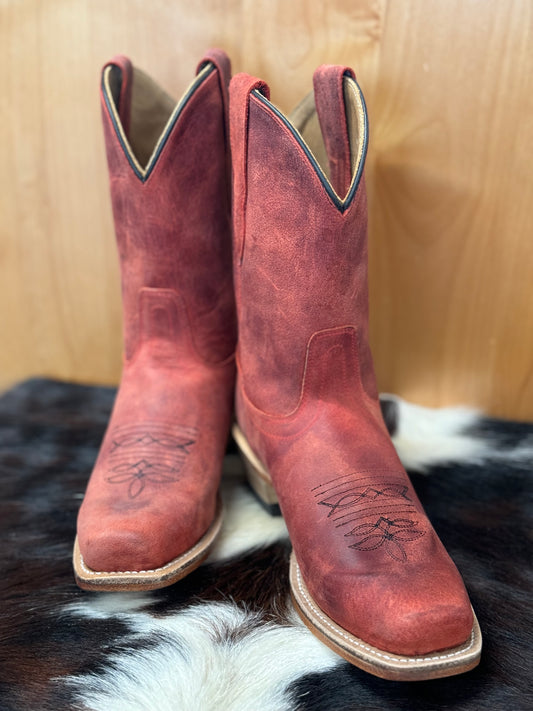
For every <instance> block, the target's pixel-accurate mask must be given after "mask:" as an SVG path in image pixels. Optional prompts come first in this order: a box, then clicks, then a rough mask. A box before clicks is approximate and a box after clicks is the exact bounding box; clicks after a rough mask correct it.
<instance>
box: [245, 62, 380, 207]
mask: <svg viewBox="0 0 533 711" xmlns="http://www.w3.org/2000/svg"><path fill="white" fill-rule="evenodd" d="M346 76H347V77H348V79H349V82H351V83H353V84H354V85H355V87H357V91H358V98H359V99H360V101H361V108H362V116H361V118H362V119H363V131H362V135H363V140H362V147H361V151H360V155H361V157H360V160H359V164H358V166H357V170H356V172H355V173H354V175H353V176H352V182H351V184H350V188H349V190H348V193H347V194H346V197H345V198H344V199H342V198H341V197H340V196H339V195H337V193H336V192H335V190H334V189H333V186H332V184H331V182H330V181H329V179H328V178H327V176H326V174H325V173H324V171H323V170H322V168H321V167H320V165H319V163H318V161H317V159H316V158H315V156H314V155H313V153H312V152H311V149H310V148H309V146H308V145H307V143H306V142H305V141H304V139H303V137H302V135H301V134H300V132H299V131H298V130H297V129H296V128H295V126H293V124H292V123H291V122H290V121H289V119H288V118H287V117H286V116H284V115H283V114H282V113H281V111H280V110H279V109H278V108H276V107H275V106H274V104H272V103H271V102H270V101H269V100H268V99H267V98H266V96H264V95H263V94H262V93H261V92H260V91H259V90H257V89H254V90H253V91H252V95H253V96H254V97H255V98H256V99H258V100H259V101H260V102H261V103H262V104H264V106H266V107H267V108H268V109H270V111H272V113H273V114H274V115H275V116H276V117H277V118H278V119H279V120H280V121H281V122H282V123H283V125H284V126H286V128H288V130H289V131H290V132H291V133H292V135H293V136H294V138H295V139H296V141H297V142H298V144H299V145H300V147H301V149H302V150H303V152H304V153H305V155H306V157H307V159H308V161H309V163H310V165H311V167H312V169H313V170H314V171H315V173H316V174H317V176H318V178H319V180H320V182H321V183H322V185H323V187H324V189H325V191H326V193H327V194H328V196H329V197H330V199H331V201H332V202H333V204H334V205H335V207H336V208H337V209H338V210H339V211H340V212H344V211H345V210H347V209H348V207H350V205H351V203H352V201H353V199H354V196H355V194H356V192H357V188H358V186H359V183H360V181H361V176H362V175H363V169H364V167H365V159H366V153H367V148H368V114H367V110H366V104H365V99H364V97H363V92H362V91H361V89H360V87H359V84H358V83H357V82H356V81H355V79H353V78H352V77H351V76H349V75H346Z"/></svg>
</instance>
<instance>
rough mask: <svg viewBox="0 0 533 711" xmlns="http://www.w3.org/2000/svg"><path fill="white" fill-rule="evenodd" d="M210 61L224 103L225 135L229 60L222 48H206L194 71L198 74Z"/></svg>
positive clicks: (227, 127) (227, 119) (229, 72)
mask: <svg viewBox="0 0 533 711" xmlns="http://www.w3.org/2000/svg"><path fill="white" fill-rule="evenodd" d="M209 62H211V64H214V65H215V67H216V69H217V71H218V76H219V78H220V90H221V93H222V101H223V105H224V121H225V125H226V136H227V135H228V133H229V130H228V129H229V126H228V123H229V83H230V80H231V62H230V58H229V57H228V55H227V54H226V52H224V51H223V50H222V49H217V48H212V49H208V50H207V52H206V53H205V54H204V56H203V57H202V59H201V60H200V62H199V64H198V67H197V68H196V73H197V74H199V73H200V72H201V70H202V69H203V68H204V67H205V65H206V64H208V63H209Z"/></svg>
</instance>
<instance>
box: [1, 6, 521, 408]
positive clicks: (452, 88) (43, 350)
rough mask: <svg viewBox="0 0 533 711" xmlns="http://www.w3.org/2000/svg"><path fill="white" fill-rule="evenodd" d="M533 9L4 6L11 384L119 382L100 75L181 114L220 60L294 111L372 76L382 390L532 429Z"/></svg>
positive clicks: (373, 229)
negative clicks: (140, 72)
mask: <svg viewBox="0 0 533 711" xmlns="http://www.w3.org/2000/svg"><path fill="white" fill-rule="evenodd" d="M531 7H532V6H531V3H530V2H528V0H513V1H511V2H506V3H501V2H497V0H484V1H483V2H481V1H480V0H447V2H446V3H444V2H441V1H439V0H424V1H423V0H404V1H403V2H396V1H393V0H389V1H388V2H387V1H386V0H374V1H370V0H366V1H365V0H358V1H357V0H356V1H354V0H334V1H333V2H328V3H315V2H310V1H307V2H306V1H304V0H295V1H294V2H290V3H287V2H280V1H278V0H273V1H271V2H266V1H265V2H257V1H254V0H239V1H237V0H218V1H217V0H202V1H201V2H196V3H191V2H183V1H182V0H173V1H170V0H168V1H166V0H152V1H151V2H150V3H147V2H143V1H142V0H115V2H112V3H110V2H107V1H106V2H104V0H47V2H40V1H39V0H0V61H1V64H0V67H1V68H0V91H1V103H0V121H1V123H0V125H1V127H2V131H1V132H0V155H1V156H2V159H3V170H2V173H1V177H0V210H1V213H0V215H1V222H0V230H1V233H0V294H1V300H0V319H1V323H2V324H3V326H4V333H5V337H4V343H3V348H2V349H0V385H1V386H5V385H7V384H9V383H11V382H14V381H15V380H18V379H21V378H23V377H27V376H28V375H32V374H45V375H51V376H56V377H61V378H69V379H76V380H79V381H87V382H103V383H113V382H116V381H117V380H118V378H119V373H120V340H121V334H120V323H121V320H120V319H121V317H120V294H119V284H118V267H117V258H116V254H115V246H114V238H113V226H112V220H111V213H110V206H109V198H108V193H107V174H106V165H105V156H104V150H103V141H102V137H101V130H100V116H99V102H98V81H99V71H100V67H101V65H102V64H103V63H104V62H105V61H106V60H107V59H109V57H110V56H112V55H113V54H115V53H117V52H123V53H125V54H128V55H129V56H131V57H132V59H133V61H134V62H135V63H136V64H138V65H139V66H140V67H142V68H144V69H145V70H146V71H148V73H150V74H151V75H152V76H154V78H156V79H157V80H158V81H159V82H160V83H161V84H162V85H163V86H164V87H165V88H166V89H167V90H168V91H169V92H170V93H172V94H173V95H174V96H176V97H178V96H179V94H180V92H181V91H182V90H183V88H184V87H185V86H186V85H187V84H188V82H189V80H190V78H191V76H192V74H193V72H194V68H195V65H196V62H197V60H198V58H199V57H200V56H201V54H202V52H203V50H204V49H205V48H206V47H208V46H216V45H218V46H222V47H224V48H225V49H226V50H227V51H228V53H229V54H230V55H231V57H232V60H233V66H234V70H235V71H242V70H246V71H248V72H250V73H253V74H256V75H258V76H261V77H263V78H264V79H266V80H267V81H268V82H269V83H270V85H271V89H272V97H273V100H274V101H275V102H276V103H277V104H278V105H279V106H280V107H281V108H282V109H284V110H290V109H291V108H292V107H293V106H294V104H296V103H297V101H298V100H299V99H300V98H301V97H302V96H303V95H304V93H305V92H306V91H308V90H309V88H310V87H311V77H312V72H313V70H314V68H315V67H316V66H317V65H318V64H320V63H323V62H335V63H345V64H348V65H351V66H353V67H354V68H355V70H356V72H357V75H358V78H359V81H360V83H361V85H362V87H363V90H364V92H365V96H366V98H367V102H368V106H369V113H370V125H371V148H370V154H369V159H368V175H367V178H368V180H367V184H368V191H369V205H370V264H371V270H370V280H371V333H372V344H373V351H374V356H375V360H376V367H377V372H378V378H379V385H380V388H381V389H384V390H389V391H394V392H397V393H399V394H401V395H404V396H405V397H407V398H410V399H412V400H414V401H416V402H420V403H423V404H428V405H440V404H450V403H457V402H466V403H470V404H473V405H477V406H479V407H482V408H484V409H486V410H488V411H489V412H492V413H494V414H500V415H507V416H510V417H523V418H530V419H533V362H532V361H533V359H532V353H533V329H532V328H531V324H532V322H533V300H532V298H531V294H532V287H533V266H532V265H533V244H532V239H531V222H532V219H531V205H532V204H533V190H532V180H531V169H530V160H531V158H530V156H531V155H532V153H533V151H532V149H533V122H532V118H531V117H532V116H533V105H532V104H533V99H532V96H533V92H532V87H531V77H532V75H533V56H532V52H531V49H530V48H531V46H532V41H531V40H532V37H531V35H532V33H531V26H532V21H533V18H532V10H531Z"/></svg>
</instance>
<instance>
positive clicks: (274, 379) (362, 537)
mask: <svg viewBox="0 0 533 711" xmlns="http://www.w3.org/2000/svg"><path fill="white" fill-rule="evenodd" d="M345 73H346V70H345V68H331V67H330V68H327V67H326V68H320V69H319V70H318V71H317V73H316V75H315V91H316V102H317V106H318V113H319V117H320V123H321V126H322V130H323V131H324V132H326V134H327V135H325V144H326V148H327V150H328V155H329V158H330V163H332V179H333V180H334V181H335V183H336V185H334V186H333V187H335V189H336V190H337V189H338V191H340V196H341V197H344V195H345V194H346V193H347V192H348V188H349V186H350V181H351V177H352V176H351V174H350V175H349V176H348V178H347V177H346V167H347V165H349V162H348V161H347V156H346V150H347V145H348V144H347V141H348V139H347V133H346V131H347V128H346V118H345V115H344V113H345V112H344V99H343V98H342V84H341V82H342V81H344V80H343V76H344V74H345ZM258 87H259V89H260V91H261V92H262V93H263V94H264V95H268V89H266V88H265V85H264V83H262V82H260V81H259V80H257V79H256V78H254V77H250V76H248V75H245V74H240V75H237V76H236V77H234V79H233V80H232V82H231V86H230V106H231V110H230V127H231V143H232V156H233V164H234V225H235V239H234V280H235V287H236V299H237V314H238V325H239V345H238V358H237V367H238V375H237V389H236V411H237V419H238V422H239V426H240V428H241V430H242V431H243V433H244V435H245V436H246V438H247V440H248V442H249V444H250V446H251V447H252V449H253V450H254V452H255V453H256V455H257V456H258V457H259V459H260V460H261V461H262V463H263V464H264V465H265V466H266V467H267V469H268V471H269V472H270V475H271V476H272V479H273V483H274V486H275V489H276V492H277V495H278V497H279V501H280V506H281V510H282V513H283V515H284V517H285V520H286V522H287V526H288V529H289V534H290V537H291V541H292V544H293V547H294V551H295V554H296V557H297V560H298V562H299V565H300V568H301V571H302V574H303V577H304V579H305V582H306V584H307V586H308V589H309V591H310V593H311V595H312V596H313V598H314V600H315V602H316V603H317V604H318V605H319V606H320V607H321V608H322V610H323V611H325V612H326V614H327V615H329V616H330V617H331V618H332V619H333V620H335V621H336V622H337V623H338V624H340V625H341V626H342V627H343V628H344V629H346V630H348V631H349V632H351V633H353V634H355V635H356V636H357V637H360V638H362V639H363V640H365V641H366V642H368V643H370V644H372V645H374V646H376V647H378V648H380V649H383V650H388V651H391V652H395V653H398V654H407V655H417V654H425V653H429V652H432V651H436V650H441V649H446V648H449V647H453V646H456V645H458V644H460V643H462V642H464V641H465V640H466V639H467V638H468V636H469V634H470V632H471V629H472V621H473V618H472V612H471V608H470V604H469V600H468V596H467V593H466V591H465V588H464V585H463V581H462V579H461V576H460V574H459V572H458V571H457V569H456V567H455V565H454V564H453V562H452V561H451V559H450V558H449V556H448V554H447V553H446V551H445V549H444V547H443V545H442V543H441V542H440V540H439V539H438V537H437V535H436V533H435V531H434V530H433V528H432V526H431V524H430V522H429V521H428V519H427V517H426V515H425V513H424V511H423V509H422V506H421V504H420V502H419V500H418V498H417V496H416V493H415V492H414V490H413V487H412V485H411V482H410V480H409V478H408V476H407V474H406V472H405V471H404V469H403V467H402V465H401V463H400V461H399V459H398V456H397V454H396V452H395V450H394V447H393V445H392V443H391V440H390V438H389V435H388V433H387V430H386V428H385V425H384V422H383V419H382V416H381V412H380V407H379V402H378V398H377V389H376V382H375V376H374V370H373V365H372V357H371V353H370V349H369V345H368V285H367V204H366V192H365V184H364V178H363V179H361V181H360V183H359V185H358V187H357V190H356V192H355V195H354V196H353V199H352V200H351V201H348V202H344V203H343V204H342V205H340V206H339V205H337V204H335V202H334V201H333V199H332V197H331V195H330V193H328V191H327V190H326V188H325V186H324V183H323V181H322V180H321V179H320V176H319V175H318V173H317V171H316V169H315V167H314V166H313V164H312V162H311V160H310V159H309V156H308V155H307V154H306V152H305V150H304V149H303V148H302V145H301V143H300V142H299V141H298V140H297V137H296V136H295V135H294V133H293V132H292V131H291V130H290V128H289V127H288V126H287V125H286V122H285V120H284V119H283V117H280V116H279V115H278V114H277V113H276V111H275V110H274V109H273V108H272V106H271V105H270V104H269V103H268V102H266V101H264V100H262V99H261V96H259V95H258V94H257V88H258ZM335 121H337V122H338V126H336V125H335ZM241 166H242V168H241ZM335 166H337V167H335Z"/></svg>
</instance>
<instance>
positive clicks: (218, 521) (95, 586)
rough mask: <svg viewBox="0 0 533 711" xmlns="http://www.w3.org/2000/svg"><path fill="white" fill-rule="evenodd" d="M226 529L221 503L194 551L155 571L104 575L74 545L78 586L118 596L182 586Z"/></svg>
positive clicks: (76, 545) (105, 572)
mask: <svg viewBox="0 0 533 711" xmlns="http://www.w3.org/2000/svg"><path fill="white" fill-rule="evenodd" d="M221 527H222V502H221V500H220V498H219V499H218V501H217V508H216V513H215V518H214V520H213V523H212V524H211V525H210V527H209V528H208V529H207V531H206V533H205V534H204V535H203V536H202V538H200V540H199V541H198V543H196V544H195V545H194V546H193V547H192V548H190V549H189V550H188V551H185V553H182V554H181V555H179V556H178V557H177V558H174V559H173V560H171V561H170V562H169V563H166V564H165V565H163V566H161V567H159V568H154V569H153V570H126V571H115V572H110V571H100V570H92V569H91V568H89V567H88V566H87V565H86V563H85V562H84V560H83V556H82V555H81V552H80V547H79V543H78V537H77V536H76V540H75V541H74V551H73V555H72V562H73V566H74V576H75V578H76V583H77V584H78V585H79V587H80V588H82V589H83V590H93V591H100V592H118V591H132V590H158V589H159V588H164V587H166V586H167V585H172V584H173V583H176V582H178V580H181V579H182V578H184V577H185V576H187V575H189V573H192V571H193V570H195V569H196V568H198V566H199V565H201V563H202V562H203V561H204V560H205V558H207V556H208V554H209V551H210V549H211V547H212V545H213V543H214V542H215V540H216V538H217V536H218V534H219V533H220V529H221Z"/></svg>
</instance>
